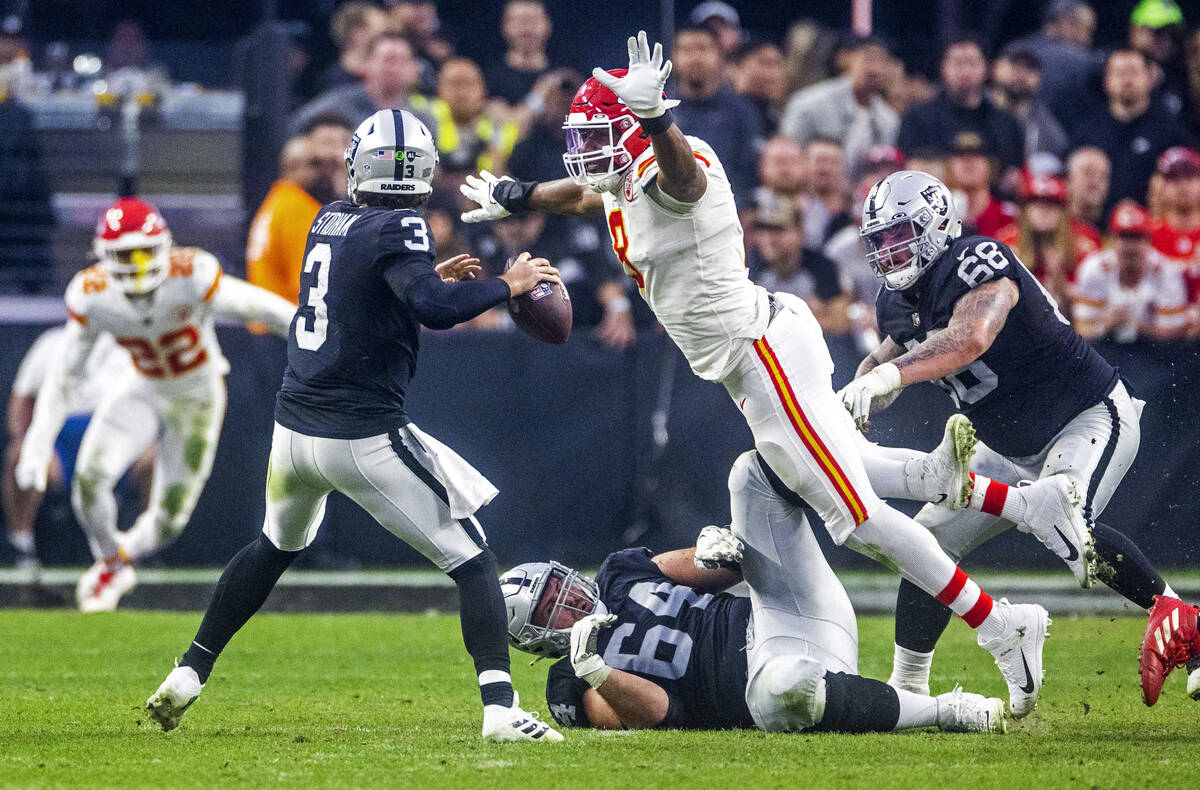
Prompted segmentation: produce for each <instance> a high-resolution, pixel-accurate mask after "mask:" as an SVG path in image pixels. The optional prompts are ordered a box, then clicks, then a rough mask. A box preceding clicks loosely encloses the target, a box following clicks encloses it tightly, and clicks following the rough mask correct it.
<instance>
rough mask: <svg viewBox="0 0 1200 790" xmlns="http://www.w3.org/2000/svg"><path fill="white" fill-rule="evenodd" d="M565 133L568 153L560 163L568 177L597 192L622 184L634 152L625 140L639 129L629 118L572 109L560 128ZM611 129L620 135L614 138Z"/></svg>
mask: <svg viewBox="0 0 1200 790" xmlns="http://www.w3.org/2000/svg"><path fill="white" fill-rule="evenodd" d="M562 128H563V129H564V130H565V131H566V134H567V152H566V153H565V154H563V164H564V165H566V167H567V173H568V174H570V177H571V180H572V181H574V182H575V183H576V184H579V185H580V186H586V187H590V188H591V189H592V190H594V191H596V192H611V191H612V190H613V189H615V188H616V187H617V185H618V184H620V183H621V176H622V175H624V174H625V171H626V170H627V169H628V168H629V166H630V165H632V164H633V160H634V157H633V155H632V154H631V153H630V152H629V151H628V150H627V149H626V148H625V141H626V140H627V139H628V138H629V137H631V136H633V135H634V134H638V133H640V132H641V126H640V125H638V124H637V123H636V122H635V121H634V120H633V119H632V118H629V117H623V118H609V117H608V116H607V115H595V116H593V117H591V118H588V117H587V115H586V114H585V113H581V112H573V113H571V114H570V115H568V116H567V120H566V123H564V124H563V127H562ZM614 131H615V132H618V133H620V137H619V138H617V139H614Z"/></svg>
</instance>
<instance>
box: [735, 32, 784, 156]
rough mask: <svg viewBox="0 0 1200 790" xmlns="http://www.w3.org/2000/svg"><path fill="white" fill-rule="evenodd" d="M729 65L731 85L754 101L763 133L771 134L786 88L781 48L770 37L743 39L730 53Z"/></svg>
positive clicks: (774, 129) (778, 116)
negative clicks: (768, 38) (766, 39)
mask: <svg viewBox="0 0 1200 790" xmlns="http://www.w3.org/2000/svg"><path fill="white" fill-rule="evenodd" d="M730 65H731V66H732V72H731V76H732V77H733V80H732V82H733V89H734V90H735V91H736V92H737V93H738V94H739V95H741V96H744V97H746V99H748V100H749V101H750V103H751V104H753V105H754V108H755V109H756V110H757V111H758V122H759V126H760V127H761V128H762V130H763V134H764V135H765V136H770V135H773V134H775V132H776V130H777V129H778V128H779V119H780V118H781V117H782V115H783V108H782V104H783V99H784V95H785V93H786V88H787V75H786V74H785V73H784V67H783V51H782V50H781V49H780V48H779V46H778V45H777V44H775V43H773V42H770V41H764V40H761V39H760V40H757V41H747V42H745V43H743V44H741V45H739V46H738V47H737V48H736V49H735V50H734V51H733V54H732V55H730Z"/></svg>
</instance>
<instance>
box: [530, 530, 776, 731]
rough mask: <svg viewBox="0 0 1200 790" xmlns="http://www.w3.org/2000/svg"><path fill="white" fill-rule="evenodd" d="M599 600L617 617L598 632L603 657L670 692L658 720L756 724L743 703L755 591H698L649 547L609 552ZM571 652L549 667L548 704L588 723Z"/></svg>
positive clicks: (564, 718)
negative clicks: (669, 572) (677, 578)
mask: <svg viewBox="0 0 1200 790" xmlns="http://www.w3.org/2000/svg"><path fill="white" fill-rule="evenodd" d="M596 586H597V587H598V588H599V593H600V600H601V601H603V602H604V605H605V606H606V607H608V611H609V613H611V614H614V615H616V616H617V622H615V623H613V625H612V626H611V627H609V628H605V629H604V630H602V631H601V632H600V638H599V640H598V642H597V646H598V648H599V650H600V654H601V655H602V656H603V657H604V663H606V664H608V665H609V666H610V667H612V668H613V669H620V670H623V671H625V672H631V673H633V674H635V675H639V676H641V677H643V678H645V679H647V680H649V681H650V682H652V683H654V684H655V685H656V686H659V687H660V688H662V689H663V691H665V692H667V696H668V698H669V699H670V708H669V709H668V712H667V717H666V719H665V720H664V721H663V722H662V723H661V724H660V725H659V726H660V727H670V728H682V729H690V728H694V729H742V728H749V727H753V726H754V720H753V719H751V718H750V710H749V708H748V707H747V706H746V628H747V626H748V624H749V621H750V599H749V598H743V597H739V596H736V595H730V594H729V593H719V594H716V595H711V594H706V593H700V592H697V591H696V590H693V589H692V588H691V587H686V586H684V585H681V584H678V583H676V582H674V581H672V580H671V579H670V578H669V577H668V576H666V575H664V574H663V572H662V570H661V569H660V568H659V567H658V565H656V564H655V563H654V561H653V560H652V559H651V553H650V550H649V549H644V548H638V549H623V550H622V551H618V552H614V553H613V554H610V555H608V558H607V559H605V560H604V564H603V565H601V566H600V572H599V573H598V574H597V575H596ZM588 688H590V687H589V686H588V684H587V682H586V681H583V680H580V679H579V678H577V677H575V671H574V670H573V669H572V668H571V660H570V659H568V658H564V659H562V660H561V661H559V662H557V663H556V664H554V665H553V666H551V667H550V674H549V676H548V677H547V678H546V704H547V705H548V706H549V708H550V712H551V714H552V715H553V716H554V719H555V720H556V721H557V722H558V723H559V724H562V725H563V726H565V727H587V726H590V722H589V721H588V719H587V715H586V713H585V712H584V707H583V695H584V692H585V691H586V690H587V689H588Z"/></svg>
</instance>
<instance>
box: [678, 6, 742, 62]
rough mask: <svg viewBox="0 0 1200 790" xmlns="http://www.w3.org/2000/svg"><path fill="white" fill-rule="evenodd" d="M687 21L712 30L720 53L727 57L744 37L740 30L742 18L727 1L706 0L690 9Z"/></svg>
mask: <svg viewBox="0 0 1200 790" xmlns="http://www.w3.org/2000/svg"><path fill="white" fill-rule="evenodd" d="M688 21H689V22H690V23H691V24H692V25H694V26H695V27H703V28H707V29H708V30H710V31H712V34H713V35H714V36H716V39H717V45H718V46H719V47H720V48H721V54H722V55H724V56H726V57H728V56H730V55H731V54H733V51H734V50H735V49H737V46H738V45H739V44H741V43H742V40H743V39H744V38H745V32H744V31H743V30H742V20H741V18H740V17H738V12H737V11H736V10H735V9H734V7H733V6H731V5H729V3H722V2H720V1H719V0H707V1H706V2H703V3H701V4H700V5H698V6H696V7H695V8H693V9H692V13H691V14H689V15H688Z"/></svg>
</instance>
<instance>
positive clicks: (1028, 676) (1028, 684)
mask: <svg viewBox="0 0 1200 790" xmlns="http://www.w3.org/2000/svg"><path fill="white" fill-rule="evenodd" d="M1021 664H1022V665H1023V666H1024V667H1025V685H1023V686H1021V691H1024V692H1025V693H1026V694H1032V693H1033V673H1031V672H1030V671H1029V662H1028V661H1026V660H1025V651H1024V650H1022V651H1021Z"/></svg>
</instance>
